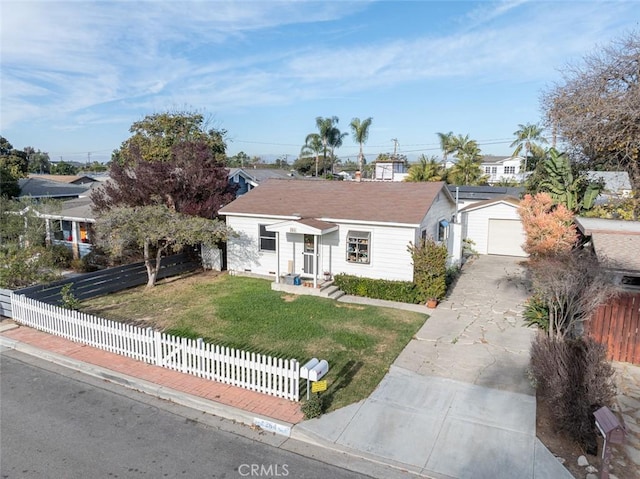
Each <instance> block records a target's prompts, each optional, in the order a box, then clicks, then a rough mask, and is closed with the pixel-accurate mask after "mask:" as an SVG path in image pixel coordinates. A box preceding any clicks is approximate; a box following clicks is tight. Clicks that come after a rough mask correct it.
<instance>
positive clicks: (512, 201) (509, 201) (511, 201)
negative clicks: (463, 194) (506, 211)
mask: <svg viewBox="0 0 640 479" xmlns="http://www.w3.org/2000/svg"><path fill="white" fill-rule="evenodd" d="M499 203H501V204H504V205H507V206H512V207H513V208H518V207H519V206H520V200H518V199H517V198H514V197H513V196H503V197H502V198H493V199H490V200H484V201H478V202H477V203H473V204H472V205H469V206H467V207H465V208H462V209H461V210H460V212H461V213H466V212H469V211H473V210H479V209H480V208H487V207H489V206H492V205H495V204H499Z"/></svg>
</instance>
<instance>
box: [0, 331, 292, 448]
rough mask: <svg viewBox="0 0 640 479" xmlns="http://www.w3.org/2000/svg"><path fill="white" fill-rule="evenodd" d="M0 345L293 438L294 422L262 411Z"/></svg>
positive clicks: (0, 341)
mask: <svg viewBox="0 0 640 479" xmlns="http://www.w3.org/2000/svg"><path fill="white" fill-rule="evenodd" d="M0 346H4V347H6V348H8V349H14V350H16V351H19V352H21V353H24V354H28V355H30V356H35V357H37V358H40V359H43V360H45V361H49V362H51V363H54V364H57V365H59V366H63V367H65V368H68V369H71V370H74V371H78V372H81V373H83V374H87V375H89V376H92V377H94V378H98V379H102V380H104V381H108V382H111V383H114V384H118V385H120V386H124V387H126V388H129V389H133V390H134V391H139V392H142V393H145V394H148V395H150V396H155V397H157V398H160V399H164V400H166V401H170V402H172V403H175V404H179V405H181V406H186V407H189V408H192V409H196V410H198V411H202V412H204V413H207V414H211V415H213V416H217V417H221V418H224V419H228V420H230V421H234V422H238V423H241V424H245V425H247V426H255V425H258V426H259V427H261V428H262V429H265V430H267V431H269V432H275V433H276V434H280V435H282V436H285V437H290V431H291V429H292V427H293V424H290V423H287V422H285V421H280V420H275V419H273V418H269V417H266V416H262V415H259V414H253V413H251V412H248V411H244V410H243V409H239V408H236V407H234V406H228V405H226V404H221V403H217V402H215V401H210V400H208V399H203V398H201V397H198V396H193V395H191V394H189V393H185V392H182V391H177V390H175V389H172V388H169V387H166V386H159V385H157V384H155V383H152V382H150V381H146V380H144V379H140V378H135V377H133V376H129V375H127V374H123V373H119V372H117V371H112V370H110V369H107V368H103V367H102V366H96V365H94V364H90V363H87V362H84V361H80V360H77V359H73V358H69V357H68V356H64V355H61V354H57V353H52V352H50V351H47V350H46V349H40V348H36V347H35V346H31V345H30V344H26V343H23V342H21V341H16V340H13V339H9V338H5V337H3V336H1V335H0ZM272 425H273V426H272ZM278 426H279V427H278ZM283 431H284V432H288V433H286V434H285V433H283Z"/></svg>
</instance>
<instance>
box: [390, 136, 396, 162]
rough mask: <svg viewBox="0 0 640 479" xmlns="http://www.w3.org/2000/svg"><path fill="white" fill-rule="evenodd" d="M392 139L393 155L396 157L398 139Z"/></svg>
mask: <svg viewBox="0 0 640 479" xmlns="http://www.w3.org/2000/svg"><path fill="white" fill-rule="evenodd" d="M391 141H393V157H394V158H395V157H396V155H397V153H398V139H397V138H391Z"/></svg>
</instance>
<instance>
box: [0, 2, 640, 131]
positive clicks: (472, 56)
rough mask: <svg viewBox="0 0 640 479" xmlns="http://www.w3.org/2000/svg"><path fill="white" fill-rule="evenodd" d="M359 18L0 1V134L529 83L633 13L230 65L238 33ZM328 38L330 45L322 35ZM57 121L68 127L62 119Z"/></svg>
mask: <svg viewBox="0 0 640 479" xmlns="http://www.w3.org/2000/svg"><path fill="white" fill-rule="evenodd" d="M551 5H553V8H550V6H551ZM367 6H368V3H365V2H356V3H348V4H345V3H343V2H323V3H313V4H310V3H301V2H279V3H275V2H170V1H165V2H146V3H144V2H142V3H140V2H61V3H49V2H28V1H27V2H4V3H3V4H2V12H1V13H2V25H1V26H2V33H1V35H2V47H1V48H2V51H1V53H2V71H1V72H0V75H1V77H0V78H1V80H2V85H3V99H2V115H1V116H2V119H1V120H2V125H3V128H4V127H6V126H8V125H11V124H12V123H17V122H20V121H22V120H26V119H30V118H34V117H36V118H64V119H65V121H67V122H68V124H69V125H70V126H71V127H74V128H76V127H78V126H80V125H82V124H84V123H96V122H100V121H101V120H100V113H99V112H98V110H99V109H100V108H106V111H107V112H108V115H117V116H120V115H122V112H123V111H129V112H130V111H135V112H138V111H140V110H141V109H144V110H145V111H161V110H163V109H166V106H167V105H168V104H174V105H197V106H201V105H206V107H207V108H208V109H209V110H213V111H218V110H221V109H226V110H229V109H238V108H243V107H248V106H253V105H284V104H290V103H292V102H296V101H302V100H307V99H313V98H328V97H332V98H335V97H340V96H341V95H345V94H348V93H353V92H356V91H358V90H373V89H376V88H388V87H393V86H396V85H401V84H403V83H408V82H414V81H420V80H431V79H436V80H437V79H441V78H468V79H471V80H473V81H501V80H505V81H506V80H509V81H513V80H514V79H515V80H517V81H523V82H525V81H539V80H541V79H545V78H548V77H549V75H551V74H552V72H553V71H554V70H555V69H557V68H558V67H560V66H561V64H562V63H563V61H564V59H565V58H567V56H569V57H571V56H577V57H581V56H582V55H583V54H584V53H585V51H588V50H590V49H592V48H593V46H594V43H595V42H596V41H598V40H600V41H606V40H607V39H608V38H609V36H611V35H613V34H614V33H615V31H616V30H617V29H618V26H619V25H620V24H621V23H623V22H624V21H625V20H626V19H628V18H629V17H633V16H634V15H635V16H637V15H638V14H637V13H635V12H636V10H635V5H633V4H631V3H624V2H616V3H608V4H607V5H606V6H605V7H602V6H601V5H600V4H598V3H581V4H580V6H579V8H577V7H576V4H575V3H573V2H571V3H570V2H566V3H559V4H557V3H554V4H551V3H542V2H524V1H512V2H495V3H490V4H482V5H481V6H480V7H478V8H476V9H475V10H473V11H472V13H471V14H469V16H465V17H464V18H461V27H460V29H459V30H458V31H451V32H448V33H447V34H446V35H444V36H439V37H437V36H435V35H433V34H429V33H425V35H424V36H422V37H418V38H411V39H403V38H396V39H393V40H391V41H388V42H384V43H383V42H377V43H372V42H370V41H362V43H360V44H358V45H354V44H345V45H341V46H336V45H335V44H329V43H328V42H327V43H326V45H327V46H326V47H324V48H322V47H319V46H318V45H317V44H314V45H313V46H309V45H305V44H294V45H292V44H283V45H285V46H282V47H281V48H279V49H278V48H277V47H276V46H274V45H272V46H271V47H270V48H269V49H266V48H265V49H260V50H256V51H253V52H247V51H246V50H242V53H241V54H237V55H234V54H233V52H234V51H235V49H233V50H232V47H233V46H235V45H237V44H243V43H247V44H251V41H252V37H251V36H252V35H254V34H256V33H261V32H263V31H265V30H267V29H277V28H280V27H283V26H286V25H300V24H303V25H306V24H311V23H315V22H327V25H332V23H330V22H331V21H333V20H339V19H341V18H344V17H346V16H349V15H352V14H354V13H355V12H357V11H359V10H361V9H365V8H367ZM354 18H357V17H356V16H354ZM568 19H571V20H568ZM567 22H570V23H571V26H572V28H567ZM347 28H355V27H353V25H349V26H348V27H347ZM332 30H337V31H339V27H334V28H332ZM332 35H333V36H332V37H331V40H332V41H333V38H334V37H335V35H336V33H335V31H333V32H332ZM337 35H338V36H339V33H338V34H337ZM614 36H615V35H614ZM328 38H329V37H328ZM231 40H232V41H231ZM69 114H73V117H72V119H71V120H70V119H69V118H68V117H67V118H65V115H69ZM123 116H126V115H123ZM129 118H130V117H129Z"/></svg>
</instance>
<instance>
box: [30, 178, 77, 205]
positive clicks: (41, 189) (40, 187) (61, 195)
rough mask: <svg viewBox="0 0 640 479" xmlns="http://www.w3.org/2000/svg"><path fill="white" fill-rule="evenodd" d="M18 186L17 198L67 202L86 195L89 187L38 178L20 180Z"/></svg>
mask: <svg viewBox="0 0 640 479" xmlns="http://www.w3.org/2000/svg"><path fill="white" fill-rule="evenodd" d="M43 176H44V175H43ZM47 176H48V175H47ZM18 185H19V186H20V196H19V198H33V199H35V200H42V199H46V198H52V199H57V200H67V199H71V198H78V197H80V196H82V195H85V194H86V193H87V190H88V186H89V185H76V184H70V183H61V182H58V181H53V180H51V179H49V178H44V177H40V176H38V177H29V178H22V179H20V180H18Z"/></svg>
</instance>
